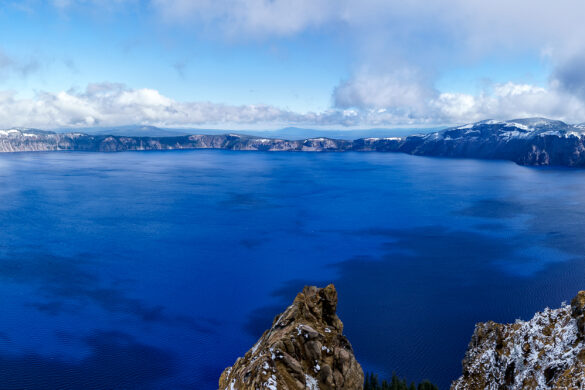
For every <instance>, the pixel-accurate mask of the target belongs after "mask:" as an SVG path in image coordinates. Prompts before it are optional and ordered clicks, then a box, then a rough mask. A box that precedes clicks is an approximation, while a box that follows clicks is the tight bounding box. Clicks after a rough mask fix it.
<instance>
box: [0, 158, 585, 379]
mask: <svg viewBox="0 0 585 390" xmlns="http://www.w3.org/2000/svg"><path fill="white" fill-rule="evenodd" d="M584 190H585V171H578V170H566V169H565V170H560V169H559V170H556V169H536V168H526V167H519V166H516V165H514V164H512V163H508V162H486V161H473V160H447V159H432V158H422V157H412V156H405V155H398V154H376V153H361V154H360V153H315V154H310V153H274V154H272V153H254V152H224V151H187V152H161V153H159V152H148V153H139V152H135V153H118V154H91V153H40V154H33V153H30V154H10V155H1V156H0V226H2V234H1V235H0V296H1V297H2V298H1V305H2V316H0V383H1V384H2V386H1V387H2V388H3V389H19V388H23V387H29V388H35V389H54V388H57V387H59V388H72V389H73V388H80V389H81V388H83V389H91V388H94V389H103V388H124V389H133V388H134V389H148V388H154V389H163V388H176V389H181V388H184V389H188V388H192V389H215V388H216V384H217V379H218V377H219V374H220V372H221V371H222V369H223V368H224V367H225V366H227V365H229V364H231V363H233V361H235V359H236V358H237V357H238V356H240V355H242V354H243V353H244V352H245V351H247V350H248V348H249V347H250V346H251V345H252V344H253V343H254V342H255V340H256V339H257V338H258V336H259V335H260V334H261V333H262V331H263V330H264V329H266V328H267V327H268V326H270V324H271V320H272V317H273V316H274V315H275V314H277V313H278V312H281V311H282V310H283V308H284V307H285V306H286V305H288V304H289V303H290V301H291V300H292V299H293V297H294V295H295V294H296V292H297V291H299V290H300V289H301V287H302V286H303V285H304V284H306V283H318V284H325V283H329V282H334V283H335V284H336V286H337V287H338V290H339V295H340V300H341V301H340V307H339V312H340V316H341V318H342V320H343V321H344V323H345V331H346V333H347V335H348V337H349V339H350V340H351V341H352V344H353V346H354V348H355V350H356V353H357V356H358V360H359V361H360V362H361V363H362V364H363V365H364V366H365V368H366V369H368V370H376V371H378V372H381V373H386V374H387V375H390V374H391V373H392V371H395V372H397V373H398V374H399V375H401V376H406V377H408V378H409V380H419V379H422V378H429V379H431V380H433V381H435V382H438V383H439V384H441V385H442V386H443V387H447V386H448V384H449V382H450V380H452V379H453V378H455V377H456V376H457V375H459V374H460V361H461V359H462V358H463V354H464V352H465V348H466V345H467V343H468V341H469V339H470V337H471V333H472V331H473V326H474V323H475V322H477V321H486V320H495V321H507V322H510V321H514V319H516V318H524V319H526V318H529V317H531V315H532V314H533V313H534V312H535V311H537V310H541V309H543V308H544V307H545V306H547V305H548V306H552V307H557V306H558V305H559V304H560V303H561V301H563V300H569V299H570V298H571V297H572V296H573V295H574V294H575V293H576V292H577V290H579V289H583V288H585V283H584V282H585V275H584V270H585V264H584V262H585V261H584V257H583V254H584V253H585V234H583V233H584V232H585V229H584V227H585V207H583V206H584V202H585V200H584V198H583V196H582V194H583V193H585V192H584Z"/></svg>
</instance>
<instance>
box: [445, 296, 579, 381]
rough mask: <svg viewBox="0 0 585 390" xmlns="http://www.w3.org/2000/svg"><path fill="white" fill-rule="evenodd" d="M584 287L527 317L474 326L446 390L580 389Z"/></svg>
mask: <svg viewBox="0 0 585 390" xmlns="http://www.w3.org/2000/svg"><path fill="white" fill-rule="evenodd" d="M584 340H585V291H581V292H579V294H578V295H577V296H576V297H575V298H574V299H573V300H572V301H571V304H570V305H566V304H564V305H563V306H562V307H561V308H560V309H555V310H551V309H548V308H547V309H545V310H544V311H543V312H540V313H537V314H536V315H535V316H534V318H532V319H531V320H530V321H517V322H516V323H514V324H498V323H495V322H486V323H480V324H477V325H476V327H475V332H474V334H473V337H472V339H471V342H470V343H469V347H468V350H467V353H466V354H465V359H464V360H463V375H462V376H461V377H460V378H459V379H457V380H456V381H455V382H454V383H453V385H452V387H451V390H464V389H494V390H495V389H498V390H499V389H582V388H584V387H585V342H584Z"/></svg>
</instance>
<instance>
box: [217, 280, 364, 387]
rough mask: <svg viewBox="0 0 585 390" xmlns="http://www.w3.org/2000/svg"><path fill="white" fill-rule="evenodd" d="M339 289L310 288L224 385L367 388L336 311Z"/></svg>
mask: <svg viewBox="0 0 585 390" xmlns="http://www.w3.org/2000/svg"><path fill="white" fill-rule="evenodd" d="M336 307H337V291H336V290H335V287H334V286H333V285H332V284H330V285H329V286H327V287H325V288H317V287H305V288H304V289H303V291H302V292H300V293H299V294H298V295H297V297H296V298H295V300H294V302H293V304H292V305H291V306H289V307H288V308H287V309H286V310H285V311H284V313H282V314H279V315H277V316H276V317H275V319H274V322H273V323H272V327H271V328H270V329H268V330H267V331H266V332H264V334H263V335H262V337H261V338H260V340H258V342H257V343H256V344H255V345H254V346H253V347H252V349H250V350H249V351H248V352H247V353H246V354H245V355H244V357H241V358H238V360H237V361H236V362H235V364H234V365H233V366H232V367H228V368H226V369H225V371H224V372H223V373H222V374H221V377H220V379H219V389H220V390H247V389H250V390H256V389H260V390H261V389H270V390H306V389H308V390H317V389H320V390H333V389H339V390H341V389H344V390H354V389H363V384H364V374H363V371H362V368H361V367H360V365H359V363H358V362H357V361H356V359H355V356H354V354H353V350H352V348H351V345H350V343H349V341H348V340H347V338H346V337H345V336H344V335H343V334H342V332H343V324H342V322H341V320H340V319H339V318H338V317H337V314H336Z"/></svg>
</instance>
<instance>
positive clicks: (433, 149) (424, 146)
mask: <svg viewBox="0 0 585 390" xmlns="http://www.w3.org/2000/svg"><path fill="white" fill-rule="evenodd" d="M176 149H225V150H251V151H270V152H282V151H289V152H347V151H356V152H398V153H406V154H412V155H418V156H435V157H453V158H476V159H489V160H510V161H513V162H515V163H517V164H520V165H533V166H567V167H585V126H583V125H579V126H575V125H568V124H566V123H563V122H560V121H552V120H548V119H543V118H531V119H517V120H513V121H505V122H500V121H482V122H477V123H471V124H469V125H465V126H459V127H453V128H449V129H445V130H442V131H438V132H434V133H430V134H420V135H411V136H408V137H388V138H360V139H356V140H353V141H349V140H341V139H330V138H308V139H304V140H286V139H277V138H261V137H253V136H246V135H239V134H223V135H185V136H172V137H124V136H113V135H88V134H81V133H65V134H61V133H54V132H47V131H41V130H33V129H11V130H0V152H27V151H67V150H68V151H87V152H122V151H138V150H176Z"/></svg>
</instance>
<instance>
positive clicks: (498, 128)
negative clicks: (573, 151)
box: [434, 118, 585, 140]
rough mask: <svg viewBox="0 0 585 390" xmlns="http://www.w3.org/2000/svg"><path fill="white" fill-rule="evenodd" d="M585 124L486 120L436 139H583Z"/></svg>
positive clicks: (462, 127) (438, 135) (543, 120)
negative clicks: (555, 137) (546, 137)
mask: <svg viewBox="0 0 585 390" xmlns="http://www.w3.org/2000/svg"><path fill="white" fill-rule="evenodd" d="M583 134H585V124H582V125H569V124H567V123H565V122H562V121H557V120H552V119H546V118H523V119H513V120H509V121H496V120H491V119H490V120H484V121H481V122H476V123H469V124H466V125H463V126H459V127H453V128H449V129H445V130H443V131H441V132H439V133H436V135H435V136H434V137H435V138H443V139H445V140H448V139H459V138H466V137H480V138H482V137H498V138H502V139H512V138H533V137H544V136H557V137H562V138H566V137H581V136H582V135H583Z"/></svg>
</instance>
